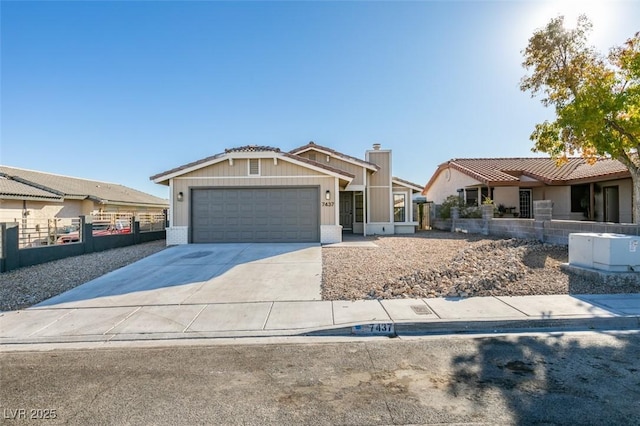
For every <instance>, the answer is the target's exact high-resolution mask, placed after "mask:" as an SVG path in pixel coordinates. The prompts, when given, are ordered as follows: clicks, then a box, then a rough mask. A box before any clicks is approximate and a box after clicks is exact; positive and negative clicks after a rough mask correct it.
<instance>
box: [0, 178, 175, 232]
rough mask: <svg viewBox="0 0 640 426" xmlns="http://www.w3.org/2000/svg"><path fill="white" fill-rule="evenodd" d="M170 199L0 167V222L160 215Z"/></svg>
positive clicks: (106, 184) (123, 187)
mask: <svg viewBox="0 0 640 426" xmlns="http://www.w3.org/2000/svg"><path fill="white" fill-rule="evenodd" d="M168 207H169V203H168V201H167V200H164V199H162V198H159V197H155V196H153V195H150V194H147V193H144V192H142V191H138V190H135V189H132V188H129V187H126V186H124V185H119V184H116V183H108V182H100V181H95V180H89V179H81V178H76V177H70V176H61V175H57V174H52V173H45V172H40V171H34V170H26V169H21V168H17V167H9V166H0V222H16V221H19V220H23V219H25V218H27V217H29V218H30V219H36V220H37V219H42V220H44V219H52V218H77V217H79V216H80V215H90V214H97V213H110V212H120V213H139V212H149V213H159V212H162V211H164V210H166V209H167V208H168Z"/></svg>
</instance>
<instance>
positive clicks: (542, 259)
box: [322, 231, 640, 300]
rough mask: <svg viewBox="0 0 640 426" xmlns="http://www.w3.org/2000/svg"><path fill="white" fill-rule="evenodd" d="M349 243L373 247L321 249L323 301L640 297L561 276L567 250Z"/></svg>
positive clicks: (478, 240)
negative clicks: (613, 294)
mask: <svg viewBox="0 0 640 426" xmlns="http://www.w3.org/2000/svg"><path fill="white" fill-rule="evenodd" d="M350 238H353V239H358V240H361V241H373V242H374V243H375V244H377V245H378V247H375V248H363V247H325V248H323V249H322V272H323V274H322V298H323V299H325V300H345V299H346V300H355V299H393V298H403V297H406V298H417V297H447V296H449V297H451V296H461V297H468V296H516V295H517V296H524V295H543V294H587V293H591V294H603V293H640V285H638V284H634V283H618V284H607V285H603V284H599V283H596V282H593V281H591V280H587V279H584V278H577V277H573V276H570V275H568V274H566V273H564V272H562V271H561V270H560V264H561V263H566V262H567V261H568V250H567V247H566V246H555V245H550V244H541V243H538V242H535V241H529V240H515V239H492V238H487V237H483V236H479V235H470V234H453V233H449V232H441V231H426V232H420V233H417V234H414V235H406V236H388V237H368V238H363V237H359V238H358V237H350Z"/></svg>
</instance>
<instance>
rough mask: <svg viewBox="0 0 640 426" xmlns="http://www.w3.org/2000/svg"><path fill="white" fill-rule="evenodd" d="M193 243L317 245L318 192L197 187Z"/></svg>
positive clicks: (308, 190) (194, 193)
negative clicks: (296, 243)
mask: <svg viewBox="0 0 640 426" xmlns="http://www.w3.org/2000/svg"><path fill="white" fill-rule="evenodd" d="M191 200H192V206H191V212H192V218H191V223H192V241H193V242H194V243H205V242H252V241H254V242H258V241H259V242H302V241H304V242H311V241H313V242H316V241H319V240H320V235H319V234H320V231H319V228H320V227H319V220H320V207H319V205H320V201H319V189H318V188H317V187H315V188H309V187H306V188H296V187H294V188H286V187H282V188H206V189H205V188H203V189H198V188H194V189H193V190H192V196H191Z"/></svg>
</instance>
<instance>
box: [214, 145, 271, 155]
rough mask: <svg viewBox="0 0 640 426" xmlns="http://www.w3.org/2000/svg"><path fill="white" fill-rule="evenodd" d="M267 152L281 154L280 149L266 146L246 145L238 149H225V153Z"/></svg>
mask: <svg viewBox="0 0 640 426" xmlns="http://www.w3.org/2000/svg"><path fill="white" fill-rule="evenodd" d="M265 151H273V152H280V148H274V147H272V146H264V145H245V146H239V147H236V148H229V149H225V150H224V152H227V153H228V152H265Z"/></svg>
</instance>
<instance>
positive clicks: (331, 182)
mask: <svg viewBox="0 0 640 426" xmlns="http://www.w3.org/2000/svg"><path fill="white" fill-rule="evenodd" d="M246 161H247V160H244V159H243V160H237V159H236V160H234V165H233V166H229V162H228V161H226V160H225V161H223V162H221V163H217V164H214V165H212V166H208V167H206V168H205V169H203V171H201V170H196V171H194V172H191V173H188V174H186V175H184V176H180V177H177V178H174V179H173V194H174V195H173V197H174V200H175V198H176V195H177V194H178V193H179V192H182V193H183V195H184V199H183V201H181V202H178V201H174V207H175V208H174V211H173V212H172V215H173V222H172V226H188V225H189V206H190V198H189V197H190V190H191V188H197V187H249V186H252V187H253V186H318V187H320V197H321V199H320V205H321V207H320V224H321V225H335V224H336V214H335V212H336V209H337V208H338V203H337V199H336V182H337V178H335V177H333V176H326V175H325V176H322V174H321V173H320V172H316V171H314V170H309V169H307V168H304V167H301V166H298V165H296V164H292V163H289V162H286V161H283V160H282V159H278V164H277V165H274V164H273V159H261V165H260V168H261V175H262V176H261V177H249V176H247V175H248V169H247V164H246ZM237 170H242V171H244V174H238V173H237ZM207 173H209V175H208V176H207ZM224 173H230V175H227V176H225V175H224ZM278 173H281V175H278ZM327 190H328V191H330V192H331V200H329V201H331V202H333V203H334V204H333V206H322V202H323V201H327V200H325V198H324V197H325V193H326V191H327Z"/></svg>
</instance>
